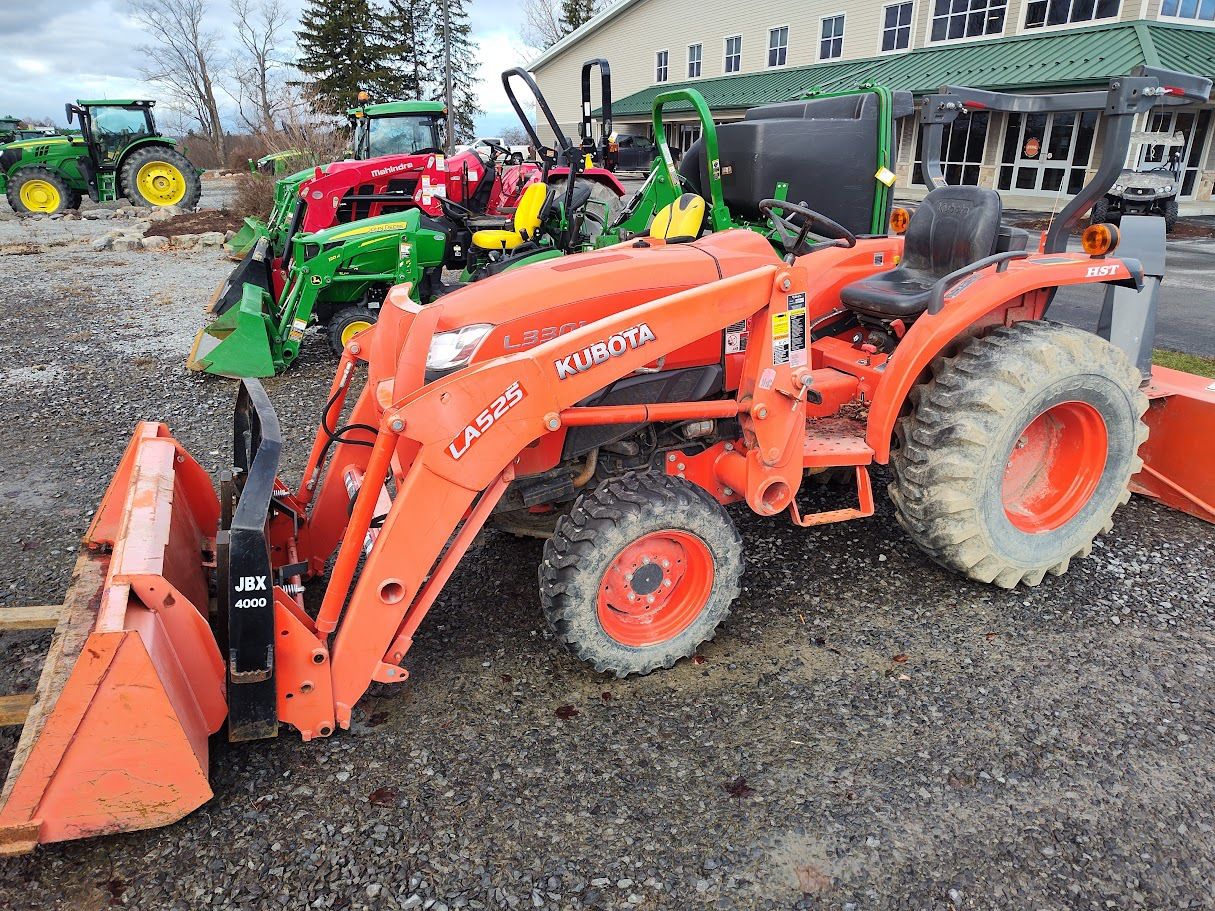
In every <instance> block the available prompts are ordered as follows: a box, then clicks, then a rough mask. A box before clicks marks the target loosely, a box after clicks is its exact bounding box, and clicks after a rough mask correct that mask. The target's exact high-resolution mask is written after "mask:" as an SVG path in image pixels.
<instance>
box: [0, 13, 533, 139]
mask: <svg viewBox="0 0 1215 911" xmlns="http://www.w3.org/2000/svg"><path fill="white" fill-rule="evenodd" d="M288 6H289V8H290V10H291V11H292V13H293V14H295V15H297V16H298V13H299V10H300V9H301V8H302V7H303V0H288ZM469 18H470V21H471V23H472V26H473V37H474V38H475V39H476V40H477V42H478V45H479V47H480V50H479V54H478V60H479V68H478V76H479V78H480V83H481V85H480V91H479V92H478V98H479V101H480V106H481V108H482V109H483V110H484V111H485V113H484V114H483V115H482V116H481V117H480V118H479V119H478V124H477V127H478V130H479V131H480V132H484V133H488V134H490V135H492V134H493V133H494V132H500V131H501V130H502V129H503V128H504V127H508V126H516V125H517V124H518V118H517V117H516V116H515V113H514V111H513V110H512V109H511V106H510V103H509V101H508V100H507V98H506V93H505V92H504V91H503V90H502V81H501V73H502V71H503V70H505V69H507V68H509V67H512V66H522V65H525V63H526V61H527V59H528V49H527V48H526V47H525V46H524V45H523V42H522V41H521V40H520V39H519V30H520V27H521V25H522V11H521V9H520V3H519V0H473V2H472V3H471V4H470V5H469ZM207 24H208V26H209V27H210V28H212V29H213V30H214V31H216V32H217V33H218V34H219V35H220V37H221V41H222V44H223V45H224V47H225V48H226V49H228V50H231V49H232V48H233V47H234V46H235V44H236V37H235V35H234V33H233V29H232V24H231V16H230V13H229V7H228V2H227V0H210V10H209V15H208V17H207ZM146 40H147V36H146V35H145V34H144V33H143V32H142V30H141V29H140V28H139V26H138V24H137V23H135V22H134V21H133V20H132V19H131V18H130V16H129V14H128V7H127V4H126V2H125V0H55V2H54V3H53V4H52V3H45V2H36V0H35V2H28V0H26V2H15V0H0V60H4V61H6V62H7V63H8V64H9V65H8V66H6V67H5V72H4V75H3V78H0V115H2V114H9V113H11V114H15V115H17V116H19V117H34V118H43V117H50V118H52V119H53V120H54V121H55V122H56V123H59V124H63V105H64V102H67V101H74V100H75V99H77V98H89V97H94V98H96V97H101V98H132V97H134V98H155V99H157V100H159V101H160V102H161V104H162V106H166V107H167V106H169V105H170V103H171V101H172V99H170V98H168V97H166V95H165V92H164V91H163V90H162V89H160V88H159V87H158V86H155V85H152V84H149V83H147V82H145V81H144V80H143V78H142V77H141V76H140V73H139V65H140V62H141V59H142V55H141V54H140V52H139V46H140V45H141V44H143V43H144V42H146ZM522 97H524V103H525V109H526V110H528V111H530V110H531V108H532V104H531V100H530V98H526V91H525V95H524V96H522Z"/></svg>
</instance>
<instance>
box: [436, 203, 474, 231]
mask: <svg viewBox="0 0 1215 911" xmlns="http://www.w3.org/2000/svg"><path fill="white" fill-rule="evenodd" d="M435 199H437V200H438V201H439V208H440V209H442V210H443V214H444V215H446V216H447V217H448V218H450V219H451V220H452V221H454V222H456V223H457V224H460V225H467V224H468V220H469V219H470V218H472V217H473V216H474V215H475V214H476V213H475V212H473V210H472V209H470V208H468V207H467V206H462V205H460V204H459V203H458V202H455V201H454V200H451V199H448V198H447V197H446V196H436V197H435Z"/></svg>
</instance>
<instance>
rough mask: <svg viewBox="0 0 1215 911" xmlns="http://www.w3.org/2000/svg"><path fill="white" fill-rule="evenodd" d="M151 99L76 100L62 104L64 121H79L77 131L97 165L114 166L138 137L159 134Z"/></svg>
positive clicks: (153, 102) (149, 136)
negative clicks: (64, 115)
mask: <svg viewBox="0 0 1215 911" xmlns="http://www.w3.org/2000/svg"><path fill="white" fill-rule="evenodd" d="M155 104H156V102H155V101H77V102H76V103H75V104H71V103H68V104H67V105H65V106H64V110H65V112H66V113H67V122H68V123H69V124H71V122H72V119H73V118H77V119H78V120H79V121H80V132H81V135H82V136H83V137H84V141H85V142H86V143H87V144H88V146H89V152H90V154H91V155H92V156H93V159H94V162H95V163H96V164H97V165H98V166H99V167H114V166H115V165H116V164H117V163H118V160H119V159H120V158H121V157H122V155H123V153H124V152H125V151H126V150H127V149H128V148H130V147H131V146H132V145H134V144H135V143H136V142H137V141H139V140H141V139H149V138H151V137H153V136H159V135H160V133H159V132H158V131H157V129H156V121H155V119H154V118H153V117H152V107H153V106H154V105H155Z"/></svg>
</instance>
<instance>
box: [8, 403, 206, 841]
mask: <svg viewBox="0 0 1215 911" xmlns="http://www.w3.org/2000/svg"><path fill="white" fill-rule="evenodd" d="M218 522H219V501H218V499H217V498H216V495H215V491H214V488H213V487H212V484H211V480H210V478H209V477H208V476H207V474H206V472H205V471H204V470H203V469H202V467H201V466H200V465H199V464H198V463H197V462H195V461H194V459H193V458H191V457H190V455H189V454H188V453H186V452H185V450H184V449H183V448H182V447H181V446H180V445H179V444H178V443H177V441H176V440H174V439H173V438H172V437H170V436H169V435H168V429H167V428H166V427H165V426H164V425H163V424H155V423H141V424H140V425H139V426H138V428H137V429H136V431H135V435H134V437H133V438H132V440H131V442H130V444H129V445H128V447H127V450H126V452H125V454H124V455H123V458H122V462H121V463H120V464H119V467H118V471H117V473H116V474H115V476H114V478H113V479H112V480H111V482H110V485H109V488H108V489H107V491H106V494H105V497H104V499H103V500H102V504H101V508H100V509H99V510H98V512H97V514H96V516H95V517H94V519H93V523H92V525H91V526H90V527H89V530H88V533H87V535H86V536H85V547H84V548H83V549H82V552H81V554H80V557H79V559H78V560H77V563H76V568H75V571H74V573H73V578H72V582H71V585H70V587H69V589H68V593H67V596H66V598H65V599H64V607H63V610H62V612H61V613H60V619H59V623H58V626H57V627H56V630H55V634H54V638H53V640H52V643H51V648H50V652H49V653H48V655H47V658H46V661H45V663H44V665H43V670H42V676H41V678H40V679H39V682H38V689H37V693H36V695H35V699H34V703H33V706H32V708H31V710H30V712H29V714H28V716H27V718H26V722H25V726H24V728H23V729H22V731H21V736H20V740H19V742H18V745H17V750H16V753H15V755H14V758H13V762H12V766H11V768H10V770H9V774H8V778H7V780H6V781H5V784H4V789H3V792H2V793H0V854H18V853H24V852H28V851H32V850H33V849H34V848H35V846H37V845H38V844H40V843H47V842H54V841H63V840H66V839H73V838H83V837H86V836H91V835H101V834H107V833H113V832H128V831H135V830H139V829H148V828H154V827H156V826H163V825H167V824H169V823H171V822H174V821H175V820H178V819H180V818H181V817H183V816H185V815H186V814H187V813H189V812H190V811H192V810H193V809H195V808H196V807H198V806H199V805H201V804H202V803H204V802H205V801H207V800H208V799H209V798H210V797H211V789H210V786H209V785H208V783H207V758H208V757H207V738H208V736H209V735H210V734H212V733H214V732H215V731H217V730H219V727H220V725H221V724H222V723H223V720H224V717H225V715H226V713H227V705H226V702H225V692H224V683H225V667H224V662H223V659H222V656H221V654H220V650H219V648H218V646H217V644H216V641H215V637H214V635H213V634H212V632H211V628H210V625H209V624H208V622H207V610H208V604H209V584H208V574H207V566H208V564H210V563H212V562H213V560H214V547H215V534H216V529H217V526H218Z"/></svg>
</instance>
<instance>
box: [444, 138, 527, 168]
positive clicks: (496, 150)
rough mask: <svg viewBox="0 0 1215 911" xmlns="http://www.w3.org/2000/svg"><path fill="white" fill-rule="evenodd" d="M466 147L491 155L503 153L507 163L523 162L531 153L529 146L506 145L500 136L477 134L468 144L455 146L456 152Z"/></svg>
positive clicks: (466, 148) (465, 149)
mask: <svg viewBox="0 0 1215 911" xmlns="http://www.w3.org/2000/svg"><path fill="white" fill-rule="evenodd" d="M468 149H472V150H473V151H475V152H479V153H480V154H482V155H489V156H491V157H497V156H499V155H503V154H504V153H505V156H506V163H507V164H523V162H525V161H526V160H527V159H528V158H530V157H531V155H532V149H531V146H527V145H516V146H512V145H507V144H506V142H505V141H504V140H503V139H502V137H501V136H478V137H477V138H476V139H474V140H473V141H472V142H471V143H470V144H468V145H459V146H456V151H457V152H464V151H467V150H468Z"/></svg>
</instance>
